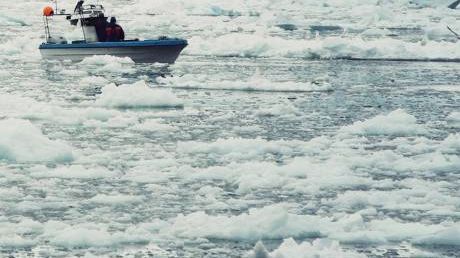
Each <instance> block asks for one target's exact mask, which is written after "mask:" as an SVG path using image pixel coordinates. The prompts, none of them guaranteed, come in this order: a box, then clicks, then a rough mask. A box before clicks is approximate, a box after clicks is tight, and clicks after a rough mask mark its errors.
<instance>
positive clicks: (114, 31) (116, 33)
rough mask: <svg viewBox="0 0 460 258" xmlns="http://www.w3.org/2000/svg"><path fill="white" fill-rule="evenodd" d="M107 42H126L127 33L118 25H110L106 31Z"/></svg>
mask: <svg viewBox="0 0 460 258" xmlns="http://www.w3.org/2000/svg"><path fill="white" fill-rule="evenodd" d="M105 36H106V41H123V40H125V32H124V31H123V28H122V27H121V26H120V25H118V24H114V25H113V24H110V25H109V26H107V28H106V29H105Z"/></svg>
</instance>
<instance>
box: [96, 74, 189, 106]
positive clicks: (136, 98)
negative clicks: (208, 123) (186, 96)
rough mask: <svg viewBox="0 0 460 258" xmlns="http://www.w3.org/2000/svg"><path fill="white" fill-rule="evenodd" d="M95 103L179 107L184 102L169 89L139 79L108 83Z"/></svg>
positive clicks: (98, 104)
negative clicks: (127, 82)
mask: <svg viewBox="0 0 460 258" xmlns="http://www.w3.org/2000/svg"><path fill="white" fill-rule="evenodd" d="M95 105H96V106H104V107H116V108H164V107H181V106H183V105H184V102H183V101H182V100H180V99H179V98H177V97H176V96H175V95H174V94H173V93H172V92H171V90H168V89H153V88H151V87H149V86H148V85H147V84H146V83H145V82H144V81H139V82H137V83H134V84H131V85H129V84H123V85H119V86H116V85H115V84H109V85H107V86H105V87H103V88H102V93H101V95H99V96H98V98H97V99H96V101H95Z"/></svg>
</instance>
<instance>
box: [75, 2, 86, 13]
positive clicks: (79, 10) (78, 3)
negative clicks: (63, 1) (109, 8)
mask: <svg viewBox="0 0 460 258" xmlns="http://www.w3.org/2000/svg"><path fill="white" fill-rule="evenodd" d="M84 2H85V0H79V1H78V2H77V5H76V6H75V10H74V11H73V12H74V13H81V8H82V6H83V3H84Z"/></svg>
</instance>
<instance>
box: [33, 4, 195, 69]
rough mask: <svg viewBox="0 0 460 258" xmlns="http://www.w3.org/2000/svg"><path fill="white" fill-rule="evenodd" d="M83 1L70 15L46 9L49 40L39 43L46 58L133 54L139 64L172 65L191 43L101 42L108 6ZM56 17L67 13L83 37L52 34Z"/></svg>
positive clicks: (173, 40)
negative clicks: (98, 30) (51, 23)
mask: <svg viewBox="0 0 460 258" xmlns="http://www.w3.org/2000/svg"><path fill="white" fill-rule="evenodd" d="M83 2H84V1H82V0H81V1H79V3H78V4H77V6H76V8H75V10H74V12H73V13H72V14H68V13H66V12H65V10H59V9H58V7H57V2H55V3H56V6H55V9H56V11H55V10H54V8H52V7H51V6H47V7H45V8H44V9H43V20H44V26H45V34H46V35H45V36H46V42H44V43H42V44H41V45H40V46H39V50H40V53H41V55H42V57H43V58H44V59H54V60H72V61H81V60H83V59H84V58H86V57H90V56H94V55H111V56H118V57H129V58H131V59H132V60H133V61H134V62H136V63H168V64H172V63H174V62H175V61H176V59H177V58H178V57H179V55H180V53H181V51H182V50H183V49H184V48H185V47H186V46H187V40H184V39H178V38H168V37H161V38H158V39H149V40H139V39H132V40H118V41H113V42H107V41H101V40H100V39H99V38H98V35H97V33H96V26H97V25H96V24H97V22H98V21H100V20H101V19H104V21H106V20H107V18H108V17H107V16H106V14H105V9H104V7H103V6H102V5H101V4H87V5H86V4H84V3H83ZM52 16H64V17H65V18H66V19H67V20H68V21H69V22H70V24H71V25H73V26H78V24H80V26H81V29H82V35H83V39H82V40H77V41H71V42H68V41H67V40H66V39H65V38H64V37H57V36H52V35H51V32H50V27H49V19H50V17H52Z"/></svg>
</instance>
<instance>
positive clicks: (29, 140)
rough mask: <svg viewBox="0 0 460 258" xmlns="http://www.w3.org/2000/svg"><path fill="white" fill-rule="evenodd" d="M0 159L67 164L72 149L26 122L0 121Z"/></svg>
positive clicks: (71, 158) (70, 157)
mask: <svg viewBox="0 0 460 258" xmlns="http://www.w3.org/2000/svg"><path fill="white" fill-rule="evenodd" d="M0 158H1V159H3V160H7V161H9V162H69V161H72V160H73V158H74V157H73V154H72V147H70V146H69V145H68V144H66V143H64V142H62V141H59V140H51V139H49V138H48V137H46V135H43V133H42V132H41V130H40V128H38V127H37V126H35V125H33V124H32V123H31V122H29V121H27V120H21V119H6V120H0Z"/></svg>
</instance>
